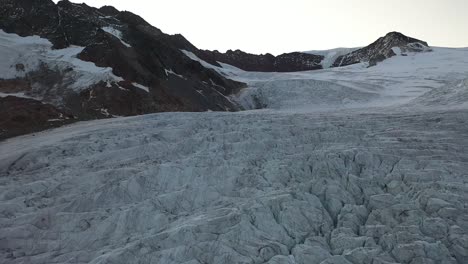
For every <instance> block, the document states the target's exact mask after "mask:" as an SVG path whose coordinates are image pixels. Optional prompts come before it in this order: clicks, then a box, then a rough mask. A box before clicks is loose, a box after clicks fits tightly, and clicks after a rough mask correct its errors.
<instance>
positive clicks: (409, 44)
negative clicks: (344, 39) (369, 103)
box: [332, 32, 429, 67]
mask: <svg viewBox="0 0 468 264" xmlns="http://www.w3.org/2000/svg"><path fill="white" fill-rule="evenodd" d="M393 48H399V49H400V50H401V52H403V53H404V52H420V51H427V50H429V45H428V44H427V43H426V42H424V41H421V40H419V39H414V38H410V37H407V36H405V35H403V34H401V33H399V32H390V33H388V34H387V35H385V36H384V37H381V38H379V39H378V40H377V41H375V42H374V43H372V44H370V45H369V46H367V47H364V48H362V49H358V50H356V51H353V52H351V53H349V54H346V55H343V56H340V57H338V58H337V59H336V60H335V62H334V63H333V65H332V67H341V66H347V65H352V64H356V63H360V62H369V66H374V65H376V64H377V63H378V62H381V61H383V60H385V59H387V58H390V57H393V56H395V55H397V54H396V53H395V52H394V50H393Z"/></svg>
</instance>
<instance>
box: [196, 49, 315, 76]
mask: <svg viewBox="0 0 468 264" xmlns="http://www.w3.org/2000/svg"><path fill="white" fill-rule="evenodd" d="M192 52H194V53H195V54H196V55H197V56H198V57H199V58H201V59H202V60H204V61H206V62H209V63H210V64H212V65H215V66H220V65H219V63H218V62H222V63H226V64H230V65H233V66H236V67H237V68H240V69H242V70H245V71H258V72H295V71H309V70H319V69H322V65H321V64H320V63H321V61H322V60H323V58H324V57H323V56H319V55H313V54H306V53H301V52H292V53H285V54H282V55H279V56H273V55H271V54H269V53H267V54H264V55H255V54H250V53H245V52H243V51H240V50H235V51H232V50H228V51H227V52H226V53H221V52H219V51H209V50H195V51H192Z"/></svg>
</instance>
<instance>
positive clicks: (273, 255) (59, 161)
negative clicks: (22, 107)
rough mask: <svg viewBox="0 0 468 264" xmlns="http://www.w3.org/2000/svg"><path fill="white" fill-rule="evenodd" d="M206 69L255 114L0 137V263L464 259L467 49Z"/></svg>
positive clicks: (158, 118)
mask: <svg viewBox="0 0 468 264" xmlns="http://www.w3.org/2000/svg"><path fill="white" fill-rule="evenodd" d="M186 54H188V55H190V56H191V57H192V58H193V59H197V58H196V57H194V56H193V54H190V53H186ZM204 65H205V66H206V67H211V68H214V69H216V70H217V71H219V72H220V73H222V74H224V75H226V76H229V77H230V78H235V79H236V80H239V81H243V82H247V83H248V84H249V88H247V89H245V90H244V91H243V92H242V93H240V94H239V95H237V96H235V97H233V98H232V99H233V100H239V101H240V102H243V103H244V104H245V105H246V106H251V107H255V106H260V107H261V108H263V109H262V110H254V111H244V112H237V113H217V112H205V113H164V114H153V115H146V116H139V117H131V118H116V119H112V120H101V121H93V122H83V123H78V124H75V125H71V126H68V127H62V128H59V129H56V130H52V131H45V132H42V133H38V134H36V135H30V136H24V137H20V138H13V139H10V140H7V141H4V142H1V143H0V234H1V236H0V260H1V261H0V262H2V263H101V264H103V263H174V264H175V263H185V264H201V263H268V264H282V263H286V264H309V263H312V264H315V263H316V264H361V263H365V264H388V263H403V264H418V263H431V264H432V263H436V264H442V263H444V264H445V263H454V264H455V263H457V264H462V263H468V250H467V248H468V206H467V205H468V195H467V193H468V183H467V177H468V175H467V171H468V152H467V149H468V136H467V133H466V131H467V129H468V123H467V121H466V120H468V108H467V105H466V101H465V99H463V98H464V97H463V96H462V95H464V94H466V78H467V76H468V49H444V48H435V49H434V51H433V52H430V53H421V54H410V55H409V56H395V57H392V58H390V59H388V60H385V61H384V62H382V63H379V64H378V65H377V66H375V67H372V68H367V67H366V65H364V64H358V65H352V66H348V67H343V68H334V69H327V70H321V71H312V72H301V73H255V72H244V71H241V70H239V69H236V68H234V67H230V66H228V65H222V66H223V68H218V67H214V66H211V65H209V64H204ZM440 94H442V95H440ZM446 102H450V104H448V103H446Z"/></svg>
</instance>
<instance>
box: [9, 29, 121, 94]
mask: <svg viewBox="0 0 468 264" xmlns="http://www.w3.org/2000/svg"><path fill="white" fill-rule="evenodd" d="M83 49H84V47H77V46H72V47H69V48H65V49H59V50H53V49H52V43H50V41H48V40H47V39H43V38H40V37H38V36H31V37H20V36H18V35H16V34H9V33H5V32H4V31H3V30H1V29H0V57H1V58H2V59H1V60H0V69H2V71H0V79H14V78H24V77H25V76H26V75H27V74H28V73H31V72H34V71H38V70H39V69H40V67H41V66H43V65H45V66H46V67H47V68H50V69H56V70H59V71H61V72H64V73H65V74H66V75H67V76H65V77H64V79H68V80H67V81H66V82H69V83H70V84H71V85H70V86H69V88H71V89H75V90H78V91H79V90H83V89H86V88H89V87H90V86H92V85H94V84H97V83H99V82H101V81H104V82H119V81H122V80H123V79H122V78H120V77H118V76H115V75H114V74H113V73H112V68H109V67H107V68H101V67H97V66H96V65H95V64H94V63H92V62H86V61H82V60H80V59H78V58H77V55H78V54H79V53H80V52H82V51H83ZM15 66H16V67H15ZM67 69H72V70H67Z"/></svg>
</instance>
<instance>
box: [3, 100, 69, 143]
mask: <svg viewBox="0 0 468 264" xmlns="http://www.w3.org/2000/svg"><path fill="white" fill-rule="evenodd" d="M0 109H1V111H2V112H1V114H0V140H2V139H6V138H9V137H14V136H19V135H23V134H26V133H31V132H36V131H41V130H44V129H49V128H54V127H58V126H61V125H64V124H69V123H71V122H73V121H74V119H73V117H72V116H71V115H69V114H67V113H64V112H63V111H61V110H59V109H57V108H56V107H54V106H53V105H50V104H43V103H42V102H40V101H37V100H33V99H29V98H20V97H15V96H7V97H0Z"/></svg>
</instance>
